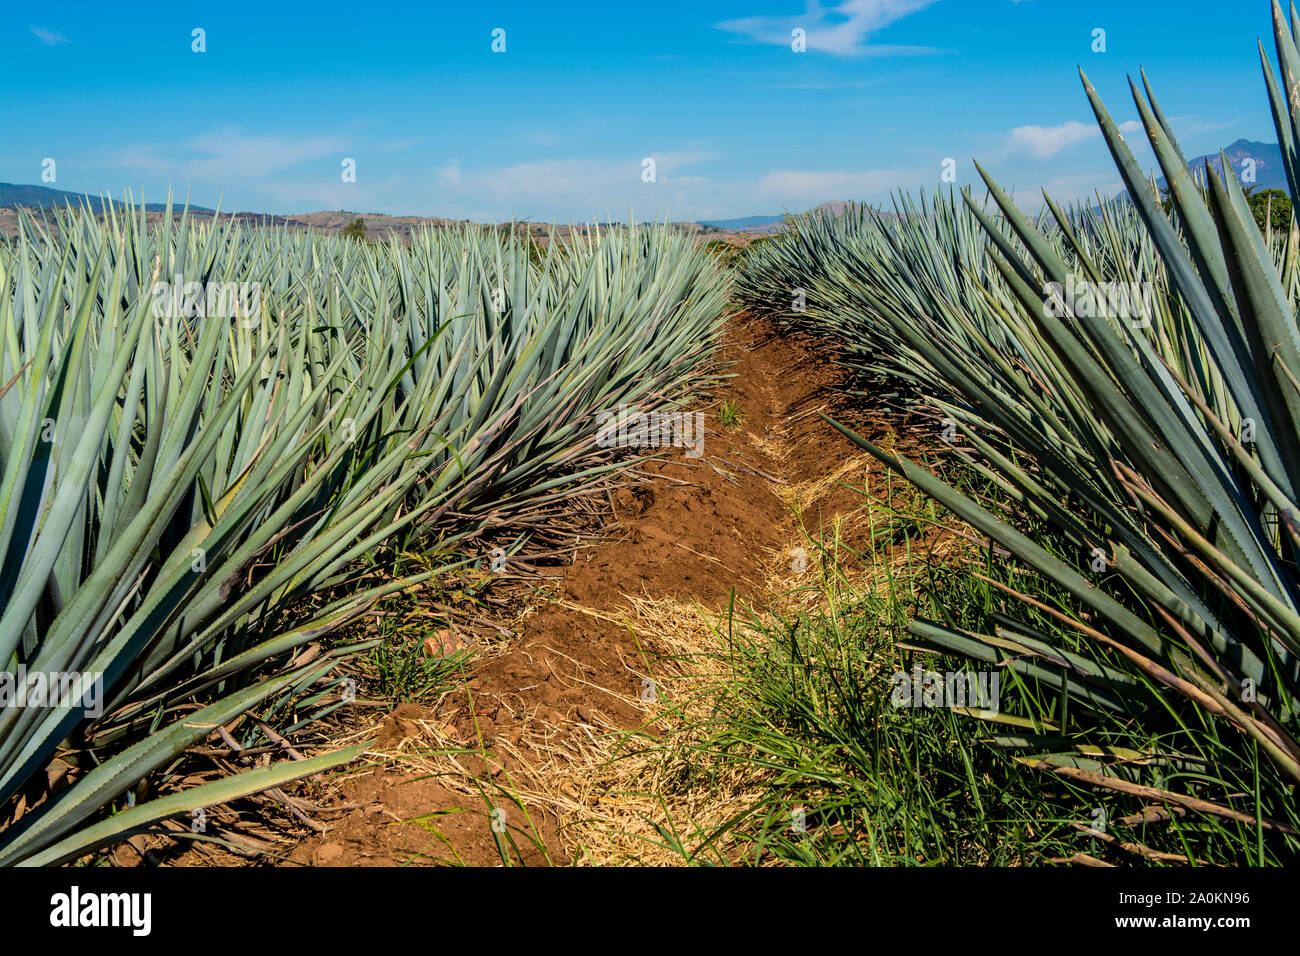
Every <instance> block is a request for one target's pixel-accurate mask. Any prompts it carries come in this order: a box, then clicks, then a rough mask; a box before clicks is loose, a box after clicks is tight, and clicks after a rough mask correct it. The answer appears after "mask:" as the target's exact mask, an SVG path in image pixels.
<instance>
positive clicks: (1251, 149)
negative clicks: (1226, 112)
mask: <svg viewBox="0 0 1300 956" xmlns="http://www.w3.org/2000/svg"><path fill="white" fill-rule="evenodd" d="M1223 153H1224V155H1225V156H1227V157H1228V165H1230V166H1231V167H1232V171H1233V172H1234V173H1236V174H1237V179H1238V181H1242V184H1243V185H1246V186H1250V185H1255V186H1257V187H1259V188H1260V189H1281V190H1282V191H1283V192H1287V193H1289V192H1290V191H1291V190H1290V187H1289V186H1288V185H1287V181H1286V167H1285V166H1283V165H1282V150H1281V149H1279V148H1278V145H1277V143H1257V142H1255V141H1253V140H1249V139H1239V140H1237V141H1236V142H1235V143H1231V144H1229V145H1227V146H1225V147H1223ZM1247 160H1254V163H1253V167H1254V168H1253V173H1254V177H1255V181H1254V183H1253V184H1252V183H1251V182H1249V181H1245V180H1243V177H1244V176H1245V174H1246V172H1247V171H1248V170H1250V169H1251V165H1252V164H1249V163H1247ZM1207 161H1208V162H1209V164H1210V168H1211V169H1213V170H1214V171H1215V172H1216V173H1218V174H1219V175H1220V176H1222V175H1223V161H1222V160H1221V159H1220V158H1219V154H1218V153H1217V152H1216V153H1208V154H1207V155H1205V156H1197V157H1196V158H1195V159H1191V160H1188V162H1187V166H1188V168H1189V169H1190V170H1191V171H1192V172H1193V173H1199V172H1204V170H1205V164H1206V162H1207ZM1156 184H1157V185H1159V186H1161V187H1163V186H1164V185H1165V181H1164V178H1163V177H1162V178H1160V179H1157V180H1156Z"/></svg>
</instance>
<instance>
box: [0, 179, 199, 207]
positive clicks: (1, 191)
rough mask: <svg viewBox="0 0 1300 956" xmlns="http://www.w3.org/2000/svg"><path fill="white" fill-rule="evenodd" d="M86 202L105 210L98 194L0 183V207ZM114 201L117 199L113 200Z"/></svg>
mask: <svg viewBox="0 0 1300 956" xmlns="http://www.w3.org/2000/svg"><path fill="white" fill-rule="evenodd" d="M83 202H86V203H88V204H89V205H90V208H91V209H93V210H94V211H95V212H96V213H99V212H102V211H103V206H104V200H103V199H101V198H99V197H98V196H83V195H82V194H81V193H73V192H68V191H67V190H66V189H51V188H50V187H49V186H23V185H16V184H14V183H0V208H5V207H10V208H12V207H16V206H27V207H29V208H32V207H34V208H37V209H50V208H52V207H59V208H63V207H64V206H66V205H68V204H69V203H71V204H72V207H73V208H74V209H78V208H80V207H81V204H82V203H83ZM113 202H114V203H116V202H117V199H114V200H113ZM184 204H185V203H184V200H181V201H180V202H177V203H174V206H175V208H176V209H180V208H181V207H182V206H184ZM166 209H167V204H166V203H157V202H151V203H146V204H145V211H146V212H163V211H165V210H166ZM190 209H191V210H192V211H194V212H212V210H211V209H209V208H207V207H206V206H191V207H190Z"/></svg>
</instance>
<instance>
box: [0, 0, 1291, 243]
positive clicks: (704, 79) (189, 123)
mask: <svg viewBox="0 0 1300 956" xmlns="http://www.w3.org/2000/svg"><path fill="white" fill-rule="evenodd" d="M8 20H9V26H8V27H7V28H6V29H5V30H4V31H3V32H2V33H0V62H3V63H5V64H6V69H5V71H4V74H5V82H4V86H5V91H4V93H3V94H2V95H0V181H7V182H15V183H40V182H41V170H42V165H41V164H42V161H43V160H44V159H46V158H52V159H54V160H55V164H56V165H55V172H56V181H55V182H54V183H51V184H49V185H54V186H57V187H58V188H62V189H68V190H73V191H77V192H86V191H88V192H90V193H92V194H99V193H102V192H105V191H109V192H111V193H112V194H113V195H114V196H119V195H121V193H122V191H123V189H125V188H128V187H129V188H131V189H133V190H134V191H135V195H136V198H137V199H138V198H140V197H141V195H143V197H144V198H145V199H147V200H150V201H154V200H161V199H163V198H165V195H166V191H167V188H168V185H169V184H171V185H173V186H174V188H175V190H176V192H177V194H178V195H180V196H183V195H184V194H185V192H186V190H187V189H188V190H189V191H190V192H191V195H192V197H193V199H194V201H195V202H196V203H199V204H202V205H214V204H215V203H216V201H217V200H218V198H219V197H220V196H222V194H223V193H224V200H223V208H225V209H227V210H230V209H239V210H254V211H268V212H283V213H293V212H306V211H311V210H317V209H348V210H353V211H358V212H386V213H392V214H412V215H436V216H445V217H449V218H468V219H475V220H480V221H498V220H506V219H511V218H518V219H533V220H541V221H550V220H559V221H568V220H586V219H590V218H593V217H598V218H602V219H603V218H606V217H608V216H612V217H614V218H625V217H626V216H627V214H628V210H629V208H630V209H632V210H634V212H635V214H636V216H637V217H638V218H649V217H652V216H656V217H662V216H664V215H671V216H672V217H673V218H674V219H704V220H707V219H718V218H727V217H735V216H745V215H756V214H771V213H780V212H782V211H783V210H799V209H804V208H808V207H809V206H813V205H816V204H817V203H819V202H823V201H826V200H833V199H865V200H868V201H881V200H885V199H887V197H888V195H889V192H890V190H892V189H917V188H919V187H922V186H925V187H927V188H928V187H931V186H934V185H937V184H938V183H939V179H940V171H941V164H942V162H943V160H944V159H945V158H948V157H951V158H954V159H955V160H956V162H957V167H956V171H957V177H958V183H963V182H967V181H970V180H971V179H972V177H974V176H975V170H974V168H973V166H972V165H971V163H970V160H971V158H972V157H974V158H976V159H978V160H979V161H980V162H981V163H984V164H985V165H986V166H987V167H988V168H989V169H990V170H991V171H992V172H993V173H994V175H996V176H997V177H998V178H999V180H1000V181H1001V182H1002V183H1003V184H1004V185H1007V186H1012V187H1014V188H1015V189H1016V191H1017V193H1018V194H1021V195H1022V196H1025V195H1026V194H1035V195H1036V194H1037V191H1038V190H1039V189H1040V188H1043V187H1046V188H1047V189H1048V190H1049V191H1050V192H1051V193H1052V194H1053V195H1054V196H1057V197H1060V198H1062V199H1066V200H1068V199H1071V198H1076V197H1080V196H1085V195H1087V194H1089V193H1090V192H1091V191H1092V190H1094V189H1100V190H1102V191H1109V192H1113V191H1116V190H1117V189H1118V188H1119V183H1118V176H1117V175H1116V174H1115V172H1114V167H1113V165H1112V164H1111V162H1110V159H1109V156H1108V154H1107V152H1106V150H1105V147H1104V146H1103V145H1102V143H1101V140H1100V138H1099V136H1098V135H1097V134H1096V128H1095V123H1094V121H1093V119H1092V114H1091V111H1090V110H1089V108H1088V104H1087V100H1086V99H1085V97H1084V95H1083V92H1082V89H1081V87H1080V84H1079V79H1078V76H1077V73H1076V68H1077V67H1078V66H1082V67H1083V68H1084V69H1085V70H1086V71H1087V73H1088V75H1089V77H1090V78H1091V79H1092V81H1093V82H1094V84H1096V86H1097V87H1098V89H1099V90H1100V92H1101V93H1102V95H1103V97H1104V98H1105V100H1106V102H1107V103H1108V104H1109V105H1110V108H1111V109H1112V111H1113V112H1114V113H1115V114H1116V115H1117V117H1118V118H1119V119H1121V120H1133V119H1134V118H1135V117H1136V110H1135V109H1134V107H1133V104H1132V100H1131V98H1130V97H1129V94H1128V88H1127V83H1126V79H1125V77H1126V75H1127V74H1129V73H1132V74H1134V75H1136V73H1137V69H1138V67H1139V66H1145V67H1146V69H1147V72H1148V74H1149V76H1150V77H1151V80H1152V84H1153V86H1154V89H1155V91H1156V94H1157V96H1158V97H1159V98H1160V101H1161V105H1162V106H1163V108H1164V110H1165V112H1166V113H1167V114H1168V115H1169V116H1170V117H1172V118H1173V124H1174V126H1175V129H1176V131H1177V132H1178V134H1179V137H1180V140H1181V141H1182V144H1183V147H1184V152H1185V153H1186V154H1187V155H1189V156H1191V155H1194V154H1197V153H1202V152H1207V151H1210V150H1212V149H1215V148H1217V147H1219V146H1223V145H1226V144H1227V143H1229V142H1232V141H1233V140H1235V139H1237V138H1239V137H1245V138H1247V139H1257V140H1264V141H1268V142H1273V141H1275V140H1276V134H1275V133H1274V131H1273V127H1272V122H1271V120H1270V118H1269V113H1268V108H1267V99H1266V94H1265V92H1264V86H1263V81H1262V79H1261V75H1260V66H1259V55H1258V49H1257V46H1256V40H1257V38H1260V37H1262V38H1264V39H1265V40H1266V44H1265V45H1266V48H1267V49H1270V50H1271V47H1272V44H1271V23H1270V14H1269V6H1268V3H1267V2H1265V0H1249V2H1247V3H1244V4H1229V5H1224V4H1222V3H1213V4H1211V3H1209V2H1201V0H1182V2H1177V3H1173V2H1164V0H1124V2H1111V0H1097V2H1078V0H1019V2H1015V0H844V2H833V0H832V2H827V3H824V4H820V5H819V4H817V3H811V4H810V3H805V0H691V2H674V0H660V2H656V3H650V4H642V3H609V2H592V3H562V2H557V3H537V2H536V0H532V2H528V3H473V4H465V3H455V4H444V3H437V2H414V3H391V2H385V0H370V2H366V3H355V2H349V3H331V2H329V0H320V2H315V3H311V4H296V3H278V2H265V0H264V2H261V3H240V2H228V3H211V4H190V5H185V4H175V3H159V4H130V3H127V4H124V5H116V4H107V3H98V2H97V3H55V2H48V3H42V4H39V5H29V6H27V7H20V8H15V9H14V10H12V11H11V12H10V14H9V17H8ZM195 28H201V29H203V30H204V31H205V40H206V47H207V49H206V52H202V53H196V52H193V50H192V45H193V43H194V41H193V39H192V36H193V34H192V31H193V30H194V29H195ZM795 28H801V29H803V30H804V31H805V32H806V37H807V49H806V51H805V52H802V53H796V52H794V51H793V50H792V49H791V31H792V30H793V29H795ZM1098 28H1100V29H1102V30H1105V45H1106V49H1105V52H1104V53H1101V52H1093V50H1092V49H1091V47H1092V46H1093V43H1094V39H1093V31H1094V30H1095V29H1098ZM495 29H502V30H504V31H505V51H504V52H500V53H496V52H493V50H492V43H493V36H492V32H493V30H495ZM1134 138H1135V137H1130V141H1132V140H1133V139H1134ZM1140 155H1144V156H1145V157H1146V158H1149V157H1150V153H1149V152H1147V153H1145V154H1140ZM349 158H350V159H353V160H355V164H356V181H355V182H346V183H345V182H343V181H341V180H342V176H341V174H342V163H343V160H344V159H349ZM646 158H652V159H654V160H655V169H654V172H655V181H654V182H649V183H647V182H643V177H642V170H643V160H644V159H646ZM1026 198H1028V197H1026Z"/></svg>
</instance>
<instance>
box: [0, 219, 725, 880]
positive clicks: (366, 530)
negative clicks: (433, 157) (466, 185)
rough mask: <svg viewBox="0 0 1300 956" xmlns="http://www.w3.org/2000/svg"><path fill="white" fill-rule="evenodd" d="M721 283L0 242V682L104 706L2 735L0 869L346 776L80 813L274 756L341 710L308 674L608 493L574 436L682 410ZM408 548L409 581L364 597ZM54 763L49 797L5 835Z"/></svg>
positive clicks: (390, 258) (305, 247) (645, 263)
mask: <svg viewBox="0 0 1300 956" xmlns="http://www.w3.org/2000/svg"><path fill="white" fill-rule="evenodd" d="M530 252H531V253H532V261H530ZM178 277H179V278H178ZM216 282H225V283H231V284H233V286H234V287H236V288H240V287H242V290H243V294H236V295H234V296H233V297H231V298H229V299H221V298H218V299H217V300H216V301H217V302H218V303H221V304H223V306H229V308H228V309H226V308H224V307H223V309H222V310H219V312H220V314H207V312H206V310H205V308H204V307H198V306H197V305H196V303H195V302H194V301H193V299H192V298H191V299H190V300H189V301H187V300H186V298H185V297H184V296H182V297H181V298H180V299H176V300H173V299H172V298H171V296H170V295H169V294H168V293H167V292H166V287H165V286H161V285H160V283H170V284H172V285H173V286H176V287H177V288H178V289H181V288H184V287H185V286H189V285H190V284H191V283H197V284H198V285H197V288H198V289H200V290H204V289H206V288H208V287H209V285H210V284H211V283H216ZM727 282H728V280H727V278H726V277H725V275H724V274H723V273H722V272H721V271H720V270H719V269H718V267H717V266H716V265H715V263H714V261H713V259H712V257H710V256H708V255H707V254H705V253H703V252H702V251H699V250H697V249H695V248H694V247H693V245H692V244H691V242H690V241H689V240H688V239H686V238H684V237H682V236H679V235H676V234H674V233H672V232H671V230H669V229H668V228H666V227H649V228H647V227H641V226H631V227H628V228H614V229H607V230H603V231H593V232H592V233H591V234H589V235H580V236H577V237H575V238H574V239H573V240H572V241H571V242H569V243H567V244H565V245H564V246H563V247H561V246H558V245H553V246H550V247H548V248H547V249H546V250H545V252H544V253H543V254H542V255H540V256H538V255H537V250H535V249H532V248H531V246H529V245H527V244H525V243H524V242H522V241H519V240H518V239H516V238H514V237H512V236H510V235H502V234H500V233H498V232H484V231H478V230H474V229H470V228H466V229H464V230H462V231H442V232H432V231H430V232H425V233H423V234H421V235H418V236H417V237H416V238H415V239H414V241H413V242H412V243H410V244H409V245H403V244H401V243H398V242H396V241H393V242H390V243H388V244H376V245H371V244H367V243H358V242H352V241H348V240H345V239H342V238H337V237H333V238H332V237H325V236H321V235H316V234H309V233H304V232H289V231H286V230H283V229H275V228H264V227H249V226H247V225H243V224H240V223H237V222H231V221H230V220H228V219H227V220H219V221H216V222H213V221H201V220H196V219H195V218H194V217H193V216H191V215H188V214H182V215H180V216H179V217H178V218H175V219H174V218H173V216H172V215H171V213H170V208H169V210H168V214H167V215H164V216H163V217H161V219H159V220H158V221H157V222H150V221H149V218H148V217H147V216H146V214H145V211H144V209H143V207H139V208H135V207H131V206H126V207H118V208H113V207H111V206H110V207H109V208H108V209H107V210H106V211H105V214H104V215H103V216H102V217H96V216H93V215H91V214H89V213H88V212H87V211H86V210H82V211H80V212H74V211H72V210H68V211H67V212H66V213H65V214H62V215H60V216H59V217H58V218H57V219H56V221H53V222H44V221H42V222H38V221H33V220H25V221H24V222H23V223H22V226H21V229H20V233H19V235H18V237H17V238H16V239H14V240H12V241H9V242H4V241H0V608H2V610H0V661H3V662H4V668H3V670H4V671H6V672H8V673H10V674H17V673H19V668H25V670H26V673H27V674H29V675H30V674H37V673H40V674H49V673H61V674H83V675H90V676H92V677H98V678H99V679H100V680H101V681H102V685H101V686H102V688H103V692H104V695H105V696H104V699H103V706H102V713H101V714H98V715H95V714H93V713H88V712H87V709H86V708H83V707H76V706H70V707H69V706H64V707H8V708H4V709H0V808H2V809H3V810H4V812H5V814H6V815H8V816H9V817H10V825H9V826H8V827H7V828H6V829H4V830H3V831H0V864H3V865H9V864H16V863H22V864H52V863H57V862H61V861H65V860H68V859H71V858H75V857H77V856H79V855H82V854H84V853H86V852H87V851H88V850H90V849H93V848H94V847H97V846H101V845H104V844H106V843H109V842H112V841H114V840H117V839H120V838H122V837H124V836H125V835H127V834H130V833H132V832H138V831H139V830H140V829H141V828H145V827H148V826H150V825H153V824H156V823H157V821H160V820H163V819H165V818H169V817H173V816H176V815H183V814H185V813H187V812H192V811H195V810H197V809H198V808H202V807H204V806H210V805H213V804H216V803H221V802H224V801H227V800H229V799H232V798H234V797H236V796H240V795H243V794H248V793H253V792H258V791H262V790H265V789H267V788H269V787H273V786H278V785H279V784H281V783H283V782H285V781H287V780H290V779H294V778H296V777H300V776H303V775H305V774H309V773H312V772H315V771H317V770H320V769H322V768H324V767H328V766H334V765H337V764H339V763H340V762H343V761H346V760H348V759H351V758H352V757H353V756H355V751H353V750H348V751H343V752H338V753H331V754H325V755H323V756H320V757H314V758H311V759H307V760H301V761H286V762H284V763H273V764H271V765H270V766H267V767H261V768H258V769H255V770H252V771H249V772H246V773H241V774H236V775H234V776H231V777H228V778H224V779H220V780H216V781H213V782H209V783H204V784H202V785H199V786H196V787H190V788H187V789H182V790H179V791H175V792H170V793H169V794H168V795H166V796H163V797H159V798H157V799H153V800H149V801H147V802H145V801H142V802H139V803H133V805H130V806H127V807H125V808H123V809H121V812H117V813H114V814H112V815H110V816H105V815H104V813H103V810H104V808H105V807H106V806H108V805H109V804H111V803H113V802H114V801H118V800H119V798H121V797H123V795H124V794H126V793H127V791H129V790H132V788H134V787H135V786H136V784H137V783H138V782H139V781H141V780H142V779H144V778H147V777H148V776H149V775H150V774H154V773H156V772H159V771H160V770H164V769H166V768H170V767H172V766H173V765H174V762H175V761H176V759H177V757H178V755H179V754H181V753H182V752H183V751H184V750H185V748H187V747H188V746H190V745H192V744H193V743H194V742H195V741H198V740H200V739H201V738H203V737H205V736H206V735H208V734H209V733H211V732H212V729H213V728H214V727H218V726H221V725H224V724H227V723H229V722H231V721H232V720H233V719H234V718H236V717H238V716H239V715H241V714H244V713H246V712H250V711H251V710H253V709H256V712H257V714H258V716H260V717H261V718H262V719H264V720H267V721H270V722H272V723H276V722H278V723H279V725H280V726H281V729H282V730H283V729H284V727H285V726H288V725H296V724H298V723H304V722H307V721H308V720H309V719H310V718H312V717H314V716H319V715H321V714H322V713H325V712H327V711H328V710H329V709H330V708H332V707H334V706H338V703H339V700H340V699H341V696H342V695H341V693H340V689H339V687H338V686H337V685H338V684H339V682H340V680H341V679H342V678H341V677H340V675H339V673H338V663H339V660H340V657H341V655H343V654H345V653H347V652H348V651H349V650H351V649H349V648H341V649H338V650H336V651H334V652H332V653H325V654H321V653H317V652H316V651H313V652H312V653H310V654H305V653H302V652H303V650H304V648H305V647H306V646H307V645H308V644H309V643H310V642H313V641H316V640H317V639H319V637H320V636H321V635H322V634H323V633H325V632H327V631H329V630H331V629H333V628H335V627H337V626H339V625H340V624H342V623H344V622H347V621H349V620H351V619H353V618H355V617H356V616H357V615H359V614H360V613H362V612H363V611H365V610H366V609H367V608H368V607H370V606H371V605H372V604H373V603H374V602H375V601H376V600H378V599H380V598H381V597H383V596H384V595H386V594H389V593H392V592H394V591H396V590H399V589H404V588H408V587H411V586H413V585H417V584H420V583H421V582H423V581H424V580H427V579H428V578H429V577H431V576H432V575H434V574H437V573H438V572H439V570H441V569H444V568H447V567H453V566H457V562H463V561H465V560H468V559H467V558H465V557H463V556H464V555H466V554H469V553H472V549H471V548H470V546H469V541H470V539H471V538H472V537H473V536H474V535H475V534H476V533H477V532H479V531H480V530H481V529H482V528H483V527H485V526H486V525H487V524H489V523H491V524H492V525H494V526H500V525H502V524H507V525H508V524H509V518H510V515H512V514H514V515H518V514H520V513H523V511H524V509H532V510H533V511H536V510H537V509H539V508H545V507H547V506H548V505H549V504H550V503H553V502H554V501H556V500H557V499H559V498H561V497H563V496H564V495H567V494H572V493H573V492H574V490H575V489H578V488H581V487H583V486H584V483H585V482H587V481H589V480H591V479H592V478H594V477H596V476H598V475H600V474H601V473H603V472H604V471H605V470H607V469H609V468H610V467H612V462H611V453H610V452H608V451H605V450H603V449H600V448H598V447H597V445H596V440H595V434H596V427H595V422H596V420H597V417H596V416H597V413H598V412H600V411H603V410H606V409H611V408H615V407H617V406H619V405H638V404H640V405H641V406H643V407H647V406H649V405H653V404H657V403H662V402H665V401H673V400H676V399H677V398H680V397H681V395H682V394H683V390H684V389H685V388H686V387H687V386H689V385H691V384H692V383H695V382H697V381H698V379H699V376H700V375H701V374H702V367H701V366H700V360H701V359H702V357H703V356H705V355H706V354H707V352H708V350H709V347H710V345H711V343H712V341H713V339H714V337H715V335H716V334H717V332H718V329H719V323H720V318H721V315H722V310H723V306H724V303H725V302H726V299H727V296H728V287H727ZM191 288H195V287H194V286H191ZM160 289H162V290H164V291H163V292H162V293H160V292H159V290H160ZM253 289H255V290H257V292H258V294H257V295H256V296H254V295H251V294H248V292H249V290H253ZM169 302H170V305H169V304H168V303H169ZM176 304H180V305H181V306H182V309H183V310H184V309H185V308H188V307H190V306H195V307H194V308H191V309H190V310H189V312H188V314H186V313H185V312H184V311H182V312H181V313H179V314H173V311H174V310H173V308H172V306H174V305H176ZM241 307H242V311H241ZM159 313H162V314H161V315H160V314H159ZM530 513H531V512H530ZM530 520H532V519H530ZM408 544H409V545H410V546H412V547H419V548H421V549H422V550H426V551H427V552H428V553H429V555H430V562H429V565H430V566H431V567H433V568H434V570H430V571H427V572H425V573H422V574H419V575H416V576H414V577H404V578H400V579H398V580H391V579H386V578H384V577H383V576H378V575H376V576H366V575H363V574H360V573H359V569H364V567H365V566H371V567H373V566H375V565H382V564H383V562H384V561H385V560H387V559H389V558H391V555H392V552H393V551H394V550H395V549H396V548H397V547H399V546H406V545H408ZM457 555H461V557H457ZM376 580H378V581H380V582H381V583H379V584H375V583H374V582H375V581H376ZM352 649H355V648H352ZM78 690H80V688H78ZM95 709H101V708H95ZM245 745H247V742H246V743H245ZM56 754H58V755H60V757H61V758H62V759H64V760H67V761H70V762H72V763H73V764H74V765H75V768H76V769H75V771H74V773H73V775H72V780H73V782H72V785H71V786H69V787H66V788H64V789H62V790H60V791H57V792H54V793H49V794H44V793H42V794H40V795H39V799H38V800H36V801H35V802H36V806H35V807H34V808H31V803H32V802H33V800H32V799H31V797H32V794H33V788H35V790H37V791H40V790H41V789H42V788H41V787H40V786H39V784H40V783H43V782H44V781H45V779H46V768H47V767H48V766H49V765H50V763H51V760H52V759H53V758H55V756H56ZM132 792H134V791H132ZM23 800H26V801H27V807H28V809H27V812H25V813H21V814H16V813H14V809H15V806H16V805H21V801H23ZM15 818H16V819H15Z"/></svg>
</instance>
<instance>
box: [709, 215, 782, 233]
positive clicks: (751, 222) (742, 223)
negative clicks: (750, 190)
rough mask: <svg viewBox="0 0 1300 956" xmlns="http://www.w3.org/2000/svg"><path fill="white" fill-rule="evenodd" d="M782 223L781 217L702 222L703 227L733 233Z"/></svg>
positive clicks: (750, 217)
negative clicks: (726, 230)
mask: <svg viewBox="0 0 1300 956" xmlns="http://www.w3.org/2000/svg"><path fill="white" fill-rule="evenodd" d="M780 221H781V217H780V216H742V217H741V218H739V219H713V220H710V221H708V222H701V223H700V225H701V226H712V227H713V228H715V229H728V230H730V231H732V232H740V231H741V230H742V229H753V228H755V227H757V226H770V225H773V224H774V223H778V222H780Z"/></svg>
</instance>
